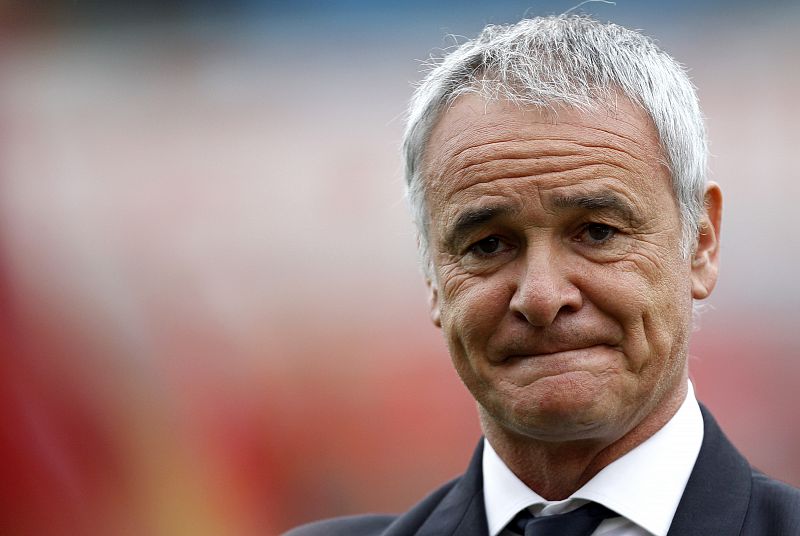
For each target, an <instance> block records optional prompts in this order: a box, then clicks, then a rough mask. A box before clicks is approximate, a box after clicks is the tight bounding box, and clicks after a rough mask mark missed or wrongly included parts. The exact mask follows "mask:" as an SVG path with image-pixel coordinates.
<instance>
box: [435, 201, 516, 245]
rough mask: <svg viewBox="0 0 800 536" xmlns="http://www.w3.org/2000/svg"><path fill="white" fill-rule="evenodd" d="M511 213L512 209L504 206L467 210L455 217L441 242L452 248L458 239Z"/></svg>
mask: <svg viewBox="0 0 800 536" xmlns="http://www.w3.org/2000/svg"><path fill="white" fill-rule="evenodd" d="M511 212H513V209H512V208H511V207H509V206H505V205H498V206H489V207H475V208H468V209H466V210H464V211H463V212H461V213H460V214H459V215H458V216H457V217H456V220H455V223H453V225H452V226H450V229H448V230H447V232H446V233H445V236H444V241H443V242H444V244H445V245H446V246H447V247H448V248H452V247H453V246H455V244H456V243H457V242H458V239H459V237H461V236H464V235H465V234H469V232H470V231H472V230H474V229H476V228H478V227H481V226H482V225H484V224H486V223H488V222H490V221H492V220H493V219H495V218H498V217H501V216H505V215H507V214H510V213H511Z"/></svg>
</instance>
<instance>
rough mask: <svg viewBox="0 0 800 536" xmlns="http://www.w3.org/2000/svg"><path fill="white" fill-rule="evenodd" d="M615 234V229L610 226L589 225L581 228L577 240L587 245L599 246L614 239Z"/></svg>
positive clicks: (601, 224)
mask: <svg viewBox="0 0 800 536" xmlns="http://www.w3.org/2000/svg"><path fill="white" fill-rule="evenodd" d="M616 234H617V229H615V228H614V227H611V226H610V225H605V224H603V223H590V224H588V225H586V226H584V227H583V229H582V230H581V232H580V234H579V235H578V240H580V241H581V242H586V243H589V244H595V245H599V244H604V243H606V242H608V241H609V240H611V239H612V238H614V235H616Z"/></svg>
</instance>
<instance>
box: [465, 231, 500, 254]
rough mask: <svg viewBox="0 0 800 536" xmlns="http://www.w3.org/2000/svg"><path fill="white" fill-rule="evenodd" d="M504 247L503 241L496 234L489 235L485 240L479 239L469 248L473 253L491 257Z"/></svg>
mask: <svg viewBox="0 0 800 536" xmlns="http://www.w3.org/2000/svg"><path fill="white" fill-rule="evenodd" d="M503 248H504V244H503V241H502V240H500V238H498V237H496V236H487V237H486V238H484V239H483V240H478V241H477V242H475V243H474V244H472V245H471V246H470V248H469V250H470V252H471V253H474V254H476V255H478V256H479V257H489V256H491V255H494V254H496V253H499V252H500V251H502V250H503Z"/></svg>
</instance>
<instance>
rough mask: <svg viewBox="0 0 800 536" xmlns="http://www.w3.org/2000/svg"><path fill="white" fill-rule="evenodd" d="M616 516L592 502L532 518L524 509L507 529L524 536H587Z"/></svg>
mask: <svg viewBox="0 0 800 536" xmlns="http://www.w3.org/2000/svg"><path fill="white" fill-rule="evenodd" d="M618 515H619V514H617V513H616V512H613V511H611V510H609V509H608V508H606V507H605V506H603V505H602V504H598V503H593V502H591V503H588V504H585V505H583V506H581V507H580V508H577V509H575V510H573V511H571V512H567V513H566V514H556V515H552V516H541V517H533V515H531V513H530V512H529V511H528V509H527V508H526V509H524V510H522V511H521V512H520V513H518V514H517V516H516V517H515V518H514V519H512V520H511V522H510V523H509V524H508V528H509V529H511V530H512V531H516V532H517V533H518V534H524V535H525V536H589V535H590V534H591V533H592V532H594V529H596V528H597V526H598V525H599V524H600V523H602V522H603V520H604V519H607V518H610V517H616V516H618Z"/></svg>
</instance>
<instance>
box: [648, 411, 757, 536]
mask: <svg viewBox="0 0 800 536" xmlns="http://www.w3.org/2000/svg"><path fill="white" fill-rule="evenodd" d="M700 410H701V412H702V414H703V434H704V435H703V444H702V446H701V447H700V454H699V455H698V457H697V461H696V462H695V465H694V469H692V473H691V475H690V476H689V482H688V483H687V484H686V490H685V491H684V492H683V496H682V497H681V501H680V503H679V504H678V509H677V511H676V512H675V517H674V518H673V519H672V525H671V526H670V529H669V533H668V535H667V536H694V535H697V536H707V535H708V534H714V535H715V536H733V535H738V534H739V533H740V532H741V530H742V524H743V523H744V517H745V514H746V513H747V506H748V503H749V501H750V487H751V471H750V465H749V464H748V463H747V460H745V459H744V458H743V457H742V455H741V454H739V452H737V450H736V448H735V447H734V446H733V445H732V444H731V443H730V441H728V438H726V437H725V435H724V434H723V433H722V430H720V428H719V426H718V425H717V423H716V421H715V420H714V418H713V417H712V416H711V414H710V413H709V412H708V410H707V409H706V408H705V407H704V406H703V405H701V406H700ZM656 463H657V462H656Z"/></svg>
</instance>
